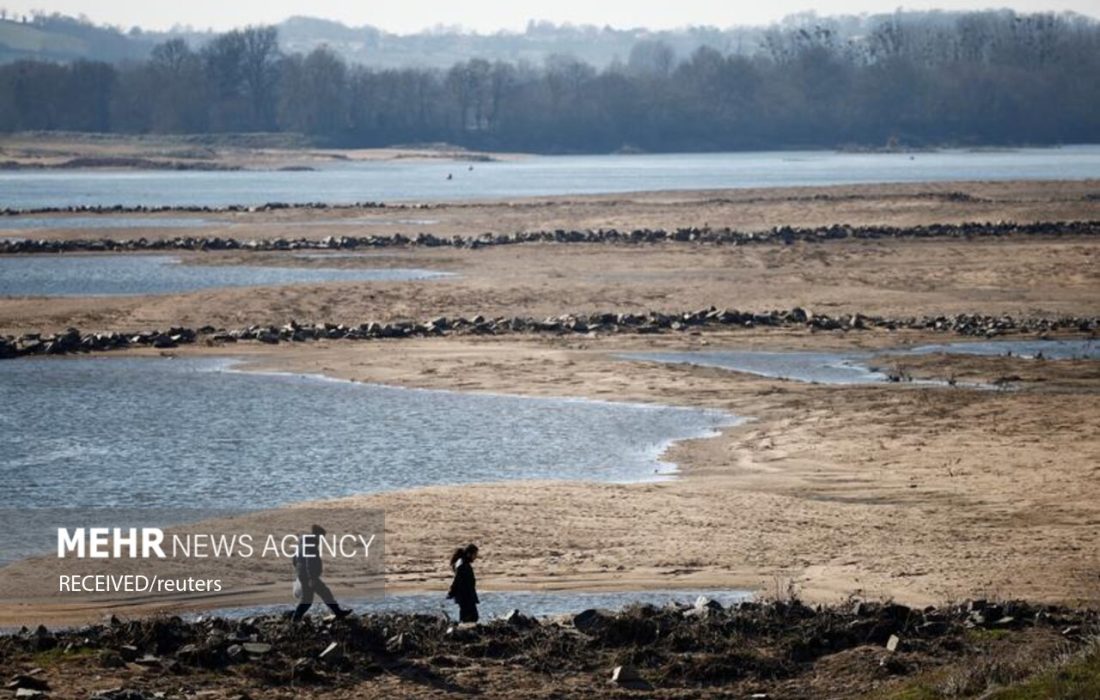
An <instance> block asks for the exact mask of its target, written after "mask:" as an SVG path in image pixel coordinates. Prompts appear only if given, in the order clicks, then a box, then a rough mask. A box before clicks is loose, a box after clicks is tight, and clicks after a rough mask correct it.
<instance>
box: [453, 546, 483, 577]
mask: <svg viewBox="0 0 1100 700" xmlns="http://www.w3.org/2000/svg"><path fill="white" fill-rule="evenodd" d="M475 554H477V545H476V544H468V545H466V546H465V547H459V548H458V549H456V550H455V553H454V554H452V555H451V571H454V568H455V566H456V565H457V564H458V560H459V559H462V560H464V561H466V562H467V563H469V561H470V557H471V556H473V555H475Z"/></svg>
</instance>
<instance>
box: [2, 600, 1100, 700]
mask: <svg viewBox="0 0 1100 700" xmlns="http://www.w3.org/2000/svg"><path fill="white" fill-rule="evenodd" d="M1097 623H1098V618H1097V614H1096V612H1095V611H1089V610H1075V609H1070V608H1063V607H1058V606H1043V605H1036V604H1031V603H1027V602H1024V601H1002V602H998V601H984V600H972V601H967V602H964V603H962V604H958V605H950V606H942V607H927V608H923V609H919V608H911V607H908V606H905V605H900V604H897V603H879V602H874V601H870V602H868V601H854V602H852V603H849V604H845V605H841V606H835V607H824V606H818V607H810V606H808V605H805V604H803V603H801V602H800V601H798V600H790V601H777V602H771V603H757V602H743V603H739V604H737V605H734V606H731V607H724V606H722V605H721V604H720V603H718V602H717V601H714V600H710V599H708V598H706V597H700V598H699V599H698V600H696V601H695V603H694V605H689V604H677V603H672V604H669V605H666V606H663V607H656V606H653V605H637V606H632V607H629V608H626V609H624V610H622V611H618V612H615V611H606V610H597V609H591V610H585V611H583V612H580V613H578V614H576V615H565V616H557V617H554V618H543V619H538V618H534V617H531V616H528V615H524V614H522V613H521V612H520V611H518V610H514V611H512V612H511V613H509V614H508V615H506V616H505V617H502V618H497V619H494V620H492V621H489V622H487V623H485V624H481V625H469V624H454V623H453V622H451V621H450V620H449V619H447V618H446V617H443V616H438V615H428V614H406V615H401V614H396V615H395V614H376V615H364V616H361V617H359V616H353V617H350V618H346V619H343V620H338V619H335V618H334V617H331V616H330V617H327V618H324V619H322V620H318V619H317V618H307V619H306V620H305V621H303V622H301V623H297V624H295V623H293V622H291V621H290V620H289V613H287V614H286V615H283V616H259V617H249V618H243V619H238V620H231V619H225V618H218V617H214V618H208V619H200V620H197V621H193V622H187V621H184V620H182V619H181V618H179V617H154V618H147V619H140V620H133V621H125V622H124V621H121V620H119V619H118V618H116V617H114V616H112V617H111V618H110V619H109V620H108V621H107V622H106V623H105V624H103V625H96V626H91V627H85V628H82V629H76V630H65V631H56V632H55V631H51V630H49V629H47V628H46V627H44V626H39V627H37V628H36V629H33V630H32V629H28V628H23V629H21V630H19V631H18V632H15V633H14V634H7V635H0V659H14V660H15V663H14V664H12V663H6V662H0V667H2V668H3V670H4V671H5V672H8V673H10V672H11V670H13V668H24V667H25V666H23V665H17V664H20V662H22V661H24V660H25V659H28V658H39V659H40V658H44V657H43V656H42V654H43V652H52V653H53V655H54V656H55V657H58V658H61V657H64V656H65V655H66V654H71V655H74V656H76V655H80V657H81V658H84V659H86V661H85V662H84V663H86V664H87V668H88V673H89V674H94V673H99V672H102V670H103V669H106V670H108V671H117V670H119V669H131V670H133V669H138V668H140V669H141V670H142V673H141V674H139V678H140V679H142V680H140V681H139V682H138V686H139V687H140V688H142V689H139V688H138V687H126V686H122V687H118V688H112V689H104V690H101V691H98V692H97V693H95V694H93V695H92V697H93V698H98V699H100V700H145V699H146V698H151V697H157V695H155V694H152V693H149V694H146V692H143V689H150V686H152V687H154V688H163V687H170V686H172V685H175V686H177V687H178V685H179V683H180V679H181V678H183V677H189V681H190V682H195V683H202V684H211V683H212V684H224V683H225V682H226V679H227V678H229V677H233V678H239V679H242V680H246V681H247V682H248V684H249V685H250V686H252V688H254V689H255V690H263V689H267V688H272V687H281V686H285V685H287V684H288V683H294V684H298V685H303V686H306V687H310V686H313V687H317V686H328V687H333V686H336V687H339V686H352V685H355V684H357V683H359V682H361V681H362V680H366V679H369V678H372V677H376V676H380V675H383V674H386V673H392V672H393V671H395V670H399V669H402V668H404V669H405V670H408V666H407V664H410V663H414V662H418V661H419V662H426V663H428V664H430V665H431V666H432V667H434V668H435V670H436V671H437V672H440V673H442V672H444V669H446V668H448V667H454V666H458V667H462V666H463V665H464V664H463V663H456V661H461V660H478V659H480V660H484V659H495V660H496V663H498V664H500V665H503V666H504V667H508V668H515V669H527V670H533V671H540V672H552V673H563V672H568V673H573V674H576V673H580V674H585V676H586V677H589V678H592V679H593V680H595V679H596V678H599V677H600V676H602V677H603V678H604V679H606V680H605V682H610V683H611V684H614V685H617V686H624V687H630V688H637V689H647V690H648V689H654V688H655V687H664V688H684V687H688V688H693V687H694V688H698V687H699V685H701V684H703V685H707V686H715V685H726V684H732V683H736V682H738V681H741V680H744V679H746V678H747V679H750V680H751V681H753V684H754V685H761V684H770V683H775V682H776V681H777V680H778V681H781V682H782V683H784V685H785V686H786V687H789V686H787V684H789V683H790V682H791V681H792V680H797V679H799V678H804V679H807V680H809V681H810V682H812V678H813V676H814V675H815V673H817V669H816V668H815V664H816V662H817V661H819V660H820V659H823V658H826V657H829V656H831V655H833V654H836V653H838V652H842V651H845V650H849V649H854V648H857V647H865V648H870V649H872V650H875V649H876V648H877V655H878V657H879V662H878V664H877V666H878V669H879V671H878V672H876V674H880V673H881V674H882V675H895V676H904V675H909V674H912V673H915V672H918V671H921V670H926V668H927V666H928V665H929V664H933V665H938V664H941V663H950V662H951V661H953V660H954V661H958V660H960V659H963V658H965V656H966V655H967V654H971V653H981V652H975V651H974V650H972V647H973V646H974V644H975V639H981V637H980V636H977V635H976V634H975V633H974V632H973V631H974V630H996V631H997V632H998V634H999V635H1001V636H1002V637H1003V636H1008V635H1012V634H1016V633H1021V632H1023V631H1025V630H1026V631H1028V634H1030V635H1032V636H1039V637H1042V638H1044V639H1045V640H1047V643H1048V644H1049V643H1051V642H1054V643H1057V644H1060V645H1062V646H1064V647H1066V648H1067V649H1080V648H1083V647H1084V646H1085V644H1086V643H1087V640H1088V638H1089V636H1090V635H1091V634H1094V633H1095V630H1096V626H1097ZM622 659H629V660H631V661H633V662H634V663H635V664H636V665H624V664H623V662H622ZM613 665H614V670H611V669H612V666H613ZM872 668H874V667H872ZM227 669H234V673H233V674H232V676H227V675H224V674H225V672H226V670H227ZM42 671H43V669H37V670H30V671H19V672H17V673H16V675H14V676H13V677H11V679H10V680H9V681H8V682H7V684H6V686H5V687H6V688H7V689H8V690H11V691H17V693H18V691H19V690H20V689H23V690H24V692H22V693H21V694H17V697H44V696H45V695H46V694H47V693H49V692H50V691H51V690H52V688H51V686H50V684H49V682H47V681H46V680H45V678H44V677H43V676H44V675H45V674H44V673H43V672H42ZM608 671H611V672H610V673H608ZM211 672H214V673H211ZM883 672H884V673H883ZM608 676H610V678H608ZM795 694H796V695H797V696H799V697H802V696H803V695H802V693H795ZM738 695H740V693H738Z"/></svg>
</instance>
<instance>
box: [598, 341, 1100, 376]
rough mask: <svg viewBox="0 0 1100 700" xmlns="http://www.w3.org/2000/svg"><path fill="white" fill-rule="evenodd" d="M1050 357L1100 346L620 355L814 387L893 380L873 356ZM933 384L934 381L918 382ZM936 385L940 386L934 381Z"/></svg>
mask: <svg viewBox="0 0 1100 700" xmlns="http://www.w3.org/2000/svg"><path fill="white" fill-rule="evenodd" d="M1040 352H1041V353H1042V356H1043V357H1045V358H1047V359H1052V360H1057V359H1070V358H1076V359H1092V360H1096V359H1100V342H1098V341H1095V340H1088V339H1083V340H990V341H973V342H958V343H940V344H934V345H921V346H917V347H911V348H905V347H903V348H884V349H881V350H876V351H871V352H824V351H822V352H805V351H795V350H792V351H765V350H707V351H700V352H636V353H628V354H623V355H620V357H622V358H623V359H627V360H644V361H651V362H671V363H678V364H692V365H701V366H705V367H721V368H722V369H729V370H734V371H736V372H745V373H746V374H755V375H758V376H762V377H774V378H777V379H790V380H794V381H799V382H811V383H816V384H875V383H880V382H888V381H890V378H889V376H888V375H887V374H886V373H884V372H881V371H877V370H875V369H873V368H872V366H871V363H872V359H873V358H875V357H889V356H905V355H927V354H932V353H947V354H956V355H985V356H996V355H1006V354H1012V355H1017V356H1020V357H1025V358H1034V357H1036V356H1037V355H1038V354H1039V353H1040ZM919 383H930V382H919ZM931 383H937V382H931Z"/></svg>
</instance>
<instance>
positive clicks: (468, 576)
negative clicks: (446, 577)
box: [447, 544, 481, 622]
mask: <svg viewBox="0 0 1100 700" xmlns="http://www.w3.org/2000/svg"><path fill="white" fill-rule="evenodd" d="M475 559H477V545H476V544H468V545H466V546H465V547H459V548H458V549H456V550H455V553H454V554H452V555H451V571H453V572H454V574H455V577H454V580H453V581H451V590H450V592H449V593H447V597H448V598H451V599H453V600H454V602H455V603H457V604H458V619H459V621H460V622H477V618H478V615H477V605H478V603H480V602H481V601H480V600H478V598H477V578H476V577H475V576H474V567H472V566H471V564H473V562H474V560H475Z"/></svg>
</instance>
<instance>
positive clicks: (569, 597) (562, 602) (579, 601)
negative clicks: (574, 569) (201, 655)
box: [203, 579, 752, 621]
mask: <svg viewBox="0 0 1100 700" xmlns="http://www.w3.org/2000/svg"><path fill="white" fill-rule="evenodd" d="M447 584H448V582H447V581H446V580H443V579H441V580H440V589H441V592H440V593H438V594H434V595H433V594H430V593H402V594H397V595H387V596H385V597H381V598H367V599H351V600H347V601H340V603H341V604H342V605H344V606H345V607H351V608H354V609H355V611H356V612H357V613H361V614H380V613H421V614H427V615H431V614H442V613H446V614H447V615H449V616H450V617H451V618H453V619H455V620H457V619H458V607H457V606H456V605H455V604H454V603H453V602H451V601H449V600H447V599H446V597H445V593H444V592H442V591H444V590H445V588H446V586H447ZM699 596H706V597H707V598H710V599H711V600H715V601H717V602H719V603H721V604H722V606H723V607H729V606H731V605H736V604H737V603H740V602H743V601H746V600H750V599H751V598H752V594H751V593H750V592H748V591H739V590H728V589H723V590H709V589H699V590H651V591H616V592H599V593H595V592H585V591H500V592H492V591H489V592H479V596H478V597H479V598H481V605H479V606H478V612H479V613H480V614H481V619H482V620H483V621H487V620H490V619H492V618H494V617H502V616H504V615H507V614H508V613H509V612H510V611H512V610H519V611H520V612H522V613H523V614H524V615H534V616H537V617H544V616H548V615H565V614H576V613H579V612H581V611H582V610H587V609H589V608H603V609H607V610H621V609H622V608H625V607H627V606H629V605H635V604H649V605H657V606H663V605H668V604H669V603H686V604H694V603H695V600H696V599H697V598H698V597H699ZM291 607H292V606H290V605H289V604H288V605H262V606H253V607H241V608H222V609H219V610H212V611H210V612H208V613H203V617H209V616H221V617H248V616H252V615H270V614H278V613H282V612H286V611H287V610H290V609H291ZM313 612H314V614H322V615H323V614H327V613H328V609H327V608H325V607H324V606H323V605H321V604H320V603H318V604H317V605H315V606H314V611H313Z"/></svg>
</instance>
